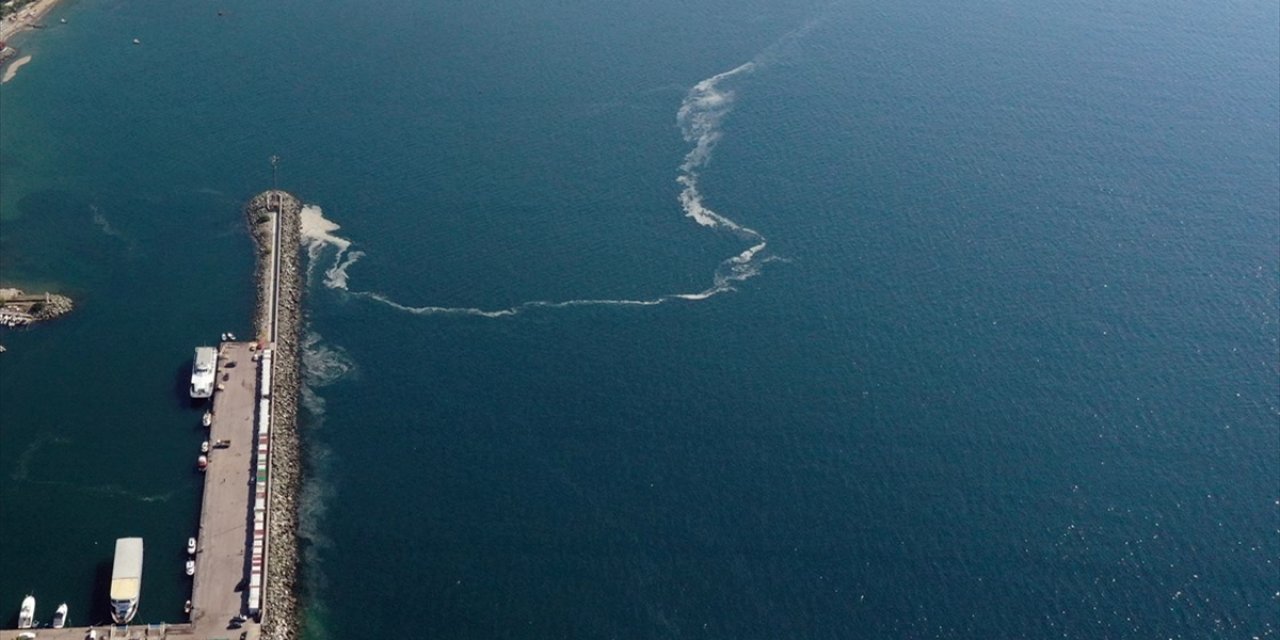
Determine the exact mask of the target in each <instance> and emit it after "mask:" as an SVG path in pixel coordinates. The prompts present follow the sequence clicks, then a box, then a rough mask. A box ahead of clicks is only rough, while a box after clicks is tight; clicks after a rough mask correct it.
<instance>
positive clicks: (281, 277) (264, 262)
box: [245, 190, 302, 640]
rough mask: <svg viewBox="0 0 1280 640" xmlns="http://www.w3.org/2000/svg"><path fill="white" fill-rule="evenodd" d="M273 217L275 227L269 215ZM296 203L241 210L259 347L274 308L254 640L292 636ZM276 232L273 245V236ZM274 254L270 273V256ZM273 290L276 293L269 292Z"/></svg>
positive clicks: (271, 201) (297, 472)
mask: <svg viewBox="0 0 1280 640" xmlns="http://www.w3.org/2000/svg"><path fill="white" fill-rule="evenodd" d="M277 212H278V214H279V216H280V220H279V225H277V224H276V220H275V216H276V215H277ZM301 212H302V203H301V202H299V201H298V199H297V198H295V197H294V196H292V195H290V194H289V193H286V192H284V191H278V190H276V191H267V192H264V193H261V194H258V195H257V196H255V197H254V198H253V199H252V200H250V201H249V204H248V205H247V206H246V207H245V215H246V217H247V222H248V224H249V229H250V231H251V234H252V235H253V239H254V244H255V246H256V248H257V278H256V279H257V296H258V300H257V311H256V323H255V324H256V327H257V332H258V336H259V340H260V342H261V343H263V344H267V343H270V342H271V337H272V304H273V299H274V304H275V313H276V314H277V315H276V317H275V331H276V335H275V336H274V337H275V345H274V349H275V350H274V353H273V356H272V360H273V361H274V367H273V371H272V380H273V384H272V412H273V415H272V428H271V444H270V451H271V454H270V469H269V472H268V477H269V478H270V480H269V484H268V487H269V490H270V492H271V493H270V497H269V500H268V504H267V509H268V516H267V533H268V542H267V557H266V576H265V582H266V585H265V591H264V593H263V602H262V615H263V618H262V637H263V638H266V639H268V640H292V639H294V638H297V637H298V636H299V631H300V624H299V621H298V616H299V607H298V601H297V589H296V586H297V575H298V539H297V535H298V534H297V532H298V495H299V491H300V490H301V482H302V473H301V472H302V457H301V455H300V452H299V441H298V421H297V417H298V394H299V389H300V385H301V382H302V381H301V377H300V372H301V369H300V367H301V360H300V353H299V333H300V329H301V326H302V278H301V273H302V272H301V266H302V265H301V263H300V260H301V258H300V256H299V253H300V251H299V248H300V246H301V238H300V235H299V234H300V231H299V220H300V214H301ZM277 227H278V229H279V234H280V238H279V242H277V238H276V237H275V234H276V229H277ZM277 251H279V253H280V255H279V262H278V265H279V266H278V270H279V273H278V274H277V273H275V271H276V268H277V267H276V264H277V262H276V256H275V253H276V252H277ZM273 287H278V290H275V291H273Z"/></svg>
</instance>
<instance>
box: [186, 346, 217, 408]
mask: <svg viewBox="0 0 1280 640" xmlns="http://www.w3.org/2000/svg"><path fill="white" fill-rule="evenodd" d="M217 363H218V350H217V349H215V348H213V347H196V357H195V360H194V361H193V362H192V363H191V397H192V398H196V399H200V398H208V397H210V396H212V395H213V382H214V376H215V375H216V371H215V369H216V365H217Z"/></svg>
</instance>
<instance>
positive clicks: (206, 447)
mask: <svg viewBox="0 0 1280 640" xmlns="http://www.w3.org/2000/svg"><path fill="white" fill-rule="evenodd" d="M200 453H209V441H208V440H205V441H204V442H201V443H200Z"/></svg>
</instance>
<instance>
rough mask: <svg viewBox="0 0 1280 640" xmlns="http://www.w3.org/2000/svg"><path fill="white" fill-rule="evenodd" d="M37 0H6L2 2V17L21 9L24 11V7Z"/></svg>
mask: <svg viewBox="0 0 1280 640" xmlns="http://www.w3.org/2000/svg"><path fill="white" fill-rule="evenodd" d="M35 1H36V0H6V1H5V2H2V3H0V18H7V17H9V16H11V15H13V14H15V13H17V12H19V11H22V9H23V8H24V7H26V6H27V5H29V4H32V3H34V2H35Z"/></svg>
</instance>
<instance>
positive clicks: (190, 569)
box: [187, 560, 196, 576]
mask: <svg viewBox="0 0 1280 640" xmlns="http://www.w3.org/2000/svg"><path fill="white" fill-rule="evenodd" d="M195 574H196V561H195V560H188V561H187V575H189V576H194V575H195Z"/></svg>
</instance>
